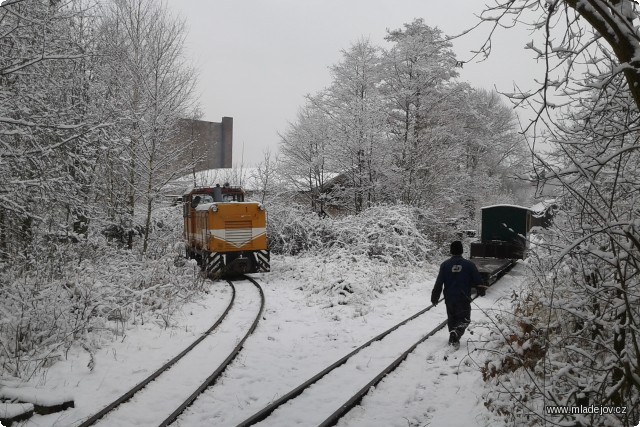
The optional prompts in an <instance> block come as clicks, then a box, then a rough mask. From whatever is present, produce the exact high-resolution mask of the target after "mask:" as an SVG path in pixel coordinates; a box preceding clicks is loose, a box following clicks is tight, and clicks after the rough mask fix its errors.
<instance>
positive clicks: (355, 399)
mask: <svg viewBox="0 0 640 427" xmlns="http://www.w3.org/2000/svg"><path fill="white" fill-rule="evenodd" d="M476 298H478V296H477V295H476V296H475V297H473V298H471V301H473V300H475V299H476ZM446 325H447V320H445V321H443V322H442V323H440V324H439V325H438V326H436V327H435V328H433V329H432V330H431V331H430V332H429V333H428V334H426V335H425V336H424V337H422V338H420V339H419V340H418V341H417V342H416V343H415V344H413V345H412V346H411V347H409V348H408V349H407V350H406V351H405V352H404V353H402V354H401V355H400V356H399V357H398V358H396V359H395V360H394V361H393V362H391V363H390V364H389V366H387V367H386V368H385V369H384V370H382V371H381V372H380V373H379V374H378V375H376V377H375V378H374V379H372V380H371V381H369V383H368V384H367V385H365V386H364V387H362V388H361V389H360V390H358V392H357V393H355V394H354V395H353V396H351V398H349V400H347V401H346V402H345V403H343V404H342V405H341V406H340V408H338V409H337V410H336V411H335V412H334V413H333V414H331V415H330V416H329V417H328V418H327V419H326V420H324V421H323V422H322V423H321V424H320V425H319V426H318V427H330V426H334V425H336V424H337V423H338V420H340V418H342V417H343V416H345V415H346V414H347V412H349V411H350V410H352V409H353V408H355V407H356V406H357V405H358V404H359V403H360V401H361V400H362V398H363V397H364V396H365V395H366V394H367V393H368V392H369V390H370V389H371V387H375V386H376V385H377V384H378V383H379V382H380V381H382V379H383V378H384V377H386V376H387V375H388V374H389V373H391V372H392V371H394V370H395V369H396V368H397V367H398V366H399V365H400V364H401V363H402V362H403V361H404V360H405V359H406V358H407V356H408V355H409V354H410V353H412V352H413V351H414V350H415V349H416V347H418V346H419V345H420V344H422V343H423V342H425V341H426V340H428V339H429V338H431V337H432V336H433V335H435V333H436V332H438V331H440V330H442V329H443V328H444V327H445V326H446Z"/></svg>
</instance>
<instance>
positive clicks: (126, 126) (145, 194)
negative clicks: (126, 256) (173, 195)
mask: <svg viewBox="0 0 640 427" xmlns="http://www.w3.org/2000/svg"><path fill="white" fill-rule="evenodd" d="M104 14H105V17H104V22H103V23H102V32H103V43H104V46H105V50H106V51H108V52H109V53H110V56H109V59H108V64H107V65H108V68H107V72H106V73H107V76H106V77H107V78H110V80H108V85H109V90H108V92H109V95H111V96H110V98H109V100H110V105H109V108H110V110H111V111H112V112H113V113H114V114H117V115H118V117H119V119H120V125H121V131H120V132H119V133H118V134H116V135H115V136H114V139H115V140H116V141H118V142H119V144H117V145H114V147H113V149H114V150H115V153H110V155H111V158H113V155H114V154H115V155H116V156H117V157H115V158H116V159H122V158H123V157H124V158H126V159H128V163H125V164H124V165H122V164H121V163H119V162H117V161H116V163H115V165H114V166H115V167H116V168H118V169H121V168H122V166H124V170H120V172H125V173H124V174H117V173H116V174H113V173H112V174H110V176H111V177H113V178H114V179H116V180H119V181H121V182H122V181H124V182H125V185H124V186H123V185H122V184H121V183H120V184H119V185H117V187H116V188H119V189H121V188H122V187H124V188H125V189H126V192H125V194H126V202H127V204H126V211H125V212H121V213H119V214H121V215H122V217H121V218H120V221H124V222H125V224H126V225H127V228H128V229H129V242H128V244H129V246H131V236H132V234H133V233H132V229H133V216H134V214H135V207H136V204H137V202H138V201H141V202H142V203H143V206H144V209H145V219H144V225H143V226H142V233H143V236H144V247H143V250H144V251H146V250H147V242H148V239H149V233H150V232H151V220H152V212H153V207H154V203H155V201H156V199H157V198H158V195H159V191H160V189H161V188H162V187H163V186H164V185H165V184H166V183H167V182H168V181H169V180H171V179H172V178H175V177H176V176H177V175H178V174H181V173H184V172H186V171H187V170H188V168H187V167H188V165H176V164H175V163H176V159H178V158H180V154H181V153H182V151H184V150H187V149H188V148H189V147H188V145H187V144H185V143H180V141H176V138H175V137H176V135H177V129H178V122H179V120H180V119H182V118H184V117H188V116H189V114H190V108H191V107H192V106H193V89H194V84H195V74H194V72H193V70H192V69H191V68H190V67H188V65H187V64H186V62H185V58H184V37H185V27H184V22H183V21H182V20H180V19H178V18H175V17H173V16H171V15H170V14H169V12H168V11H167V9H166V7H163V6H162V5H160V4H157V3H156V2H153V1H150V0H114V1H113V2H112V3H109V4H107V5H106V8H105V10H104ZM112 172H114V171H112ZM116 191H117V190H116Z"/></svg>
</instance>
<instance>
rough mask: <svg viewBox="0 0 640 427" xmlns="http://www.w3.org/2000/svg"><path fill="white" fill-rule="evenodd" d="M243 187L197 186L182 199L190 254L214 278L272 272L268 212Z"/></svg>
mask: <svg viewBox="0 0 640 427" xmlns="http://www.w3.org/2000/svg"><path fill="white" fill-rule="evenodd" d="M244 196H245V193H244V191H243V190H242V189H241V188H239V187H230V186H228V185H227V184H225V186H224V187H221V186H220V185H216V186H215V187H204V188H196V189H193V190H191V191H190V192H188V193H187V194H185V195H184V196H183V198H182V200H183V204H184V238H185V246H186V250H187V257H189V258H194V259H196V260H197V261H198V263H199V264H200V265H201V266H202V267H203V269H204V270H205V271H206V272H207V274H210V275H213V276H214V277H221V276H230V275H235V274H244V273H260V272H266V271H269V247H268V243H267V233H266V226H267V213H266V211H265V209H264V206H263V205H262V204H261V203H258V202H245V201H244Z"/></svg>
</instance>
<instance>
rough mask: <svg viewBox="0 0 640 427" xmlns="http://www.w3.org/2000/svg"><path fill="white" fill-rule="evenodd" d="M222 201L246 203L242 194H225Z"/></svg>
mask: <svg viewBox="0 0 640 427" xmlns="http://www.w3.org/2000/svg"><path fill="white" fill-rule="evenodd" d="M222 200H224V201H225V202H244V197H243V195H242V194H224V195H223V196H222Z"/></svg>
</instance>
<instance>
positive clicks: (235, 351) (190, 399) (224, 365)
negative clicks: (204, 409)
mask: <svg viewBox="0 0 640 427" xmlns="http://www.w3.org/2000/svg"><path fill="white" fill-rule="evenodd" d="M242 277H243V279H245V280H248V281H249V282H251V283H253V284H254V285H255V286H256V287H257V288H258V292H260V310H259V311H258V314H257V315H256V318H255V319H254V321H253V323H252V324H251V327H250V328H249V331H248V332H247V333H246V334H245V335H244V337H243V338H242V340H240V342H239V343H238V345H236V347H235V348H234V349H233V350H232V351H231V353H230V354H229V356H227V358H226V359H225V360H224V362H222V364H221V365H220V366H219V367H218V368H217V369H216V370H215V371H214V372H213V373H212V374H211V375H209V377H207V379H206V380H205V381H204V382H203V383H202V384H201V385H200V387H198V388H197V389H196V391H194V392H193V393H192V394H191V396H189V397H188V398H187V400H185V401H184V402H183V403H182V404H181V405H180V406H179V407H178V408H177V409H176V410H175V411H173V413H172V414H171V415H169V416H168V417H167V418H166V419H165V420H164V421H163V422H162V423H161V424H160V426H159V427H166V426H168V425H169V424H171V423H173V422H174V421H175V420H176V419H177V418H178V417H179V416H180V414H182V413H183V412H184V411H185V409H187V408H188V407H189V406H191V404H192V403H193V402H194V401H195V400H196V399H197V398H198V396H199V395H200V394H202V393H203V392H204V391H205V390H206V389H207V388H209V387H211V386H212V385H214V384H215V382H216V381H217V379H218V378H219V377H220V375H221V374H222V373H223V372H224V370H225V369H226V368H227V366H229V364H231V362H232V361H233V360H234V359H235V357H236V356H237V355H238V353H239V352H240V350H242V347H243V346H244V343H245V341H246V340H247V339H248V338H249V336H250V335H251V334H252V333H253V331H255V329H256V327H257V326H258V321H259V320H260V318H261V317H262V312H263V310H264V305H265V297H264V292H263V290H262V287H261V286H260V284H259V283H258V282H256V281H255V280H254V279H252V278H250V277H248V276H242ZM229 283H231V281H229Z"/></svg>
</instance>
